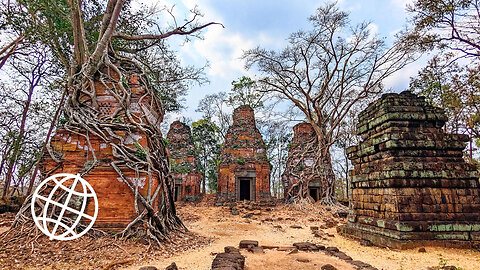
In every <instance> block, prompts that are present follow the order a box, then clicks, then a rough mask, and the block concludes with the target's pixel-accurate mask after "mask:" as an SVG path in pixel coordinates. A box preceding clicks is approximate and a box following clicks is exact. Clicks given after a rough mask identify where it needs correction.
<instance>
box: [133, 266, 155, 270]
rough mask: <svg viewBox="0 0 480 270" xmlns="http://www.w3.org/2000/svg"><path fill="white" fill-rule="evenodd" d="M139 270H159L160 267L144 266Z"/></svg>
mask: <svg viewBox="0 0 480 270" xmlns="http://www.w3.org/2000/svg"><path fill="white" fill-rule="evenodd" d="M138 270H158V268H157V267H155V266H143V267H140V268H139V269H138Z"/></svg>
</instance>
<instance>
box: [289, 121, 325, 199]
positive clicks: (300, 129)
mask: <svg viewBox="0 0 480 270" xmlns="http://www.w3.org/2000/svg"><path fill="white" fill-rule="evenodd" d="M316 136H317V135H316V134H315V130H314V129H313V127H312V125H311V124H310V123H305V122H304V123H299V124H296V125H295V126H294V127H293V138H292V141H291V142H290V149H289V150H288V158H287V163H286V166H285V167H286V168H287V169H286V170H285V171H284V173H283V175H282V182H283V187H284V192H285V194H284V197H285V199H287V200H288V199H289V194H288V192H289V187H291V186H292V185H294V184H296V183H298V180H299V179H301V178H310V179H312V180H311V181H310V183H309V186H310V187H316V188H319V189H320V190H321V188H322V184H321V179H320V178H316V177H315V176H313V174H314V171H313V165H314V164H315V161H316V156H315V152H313V151H307V150H308V149H307V143H310V144H313V145H310V146H309V147H310V150H311V149H312V148H313V149H316V148H318V142H317V141H316V140H314V138H315V137H316ZM320 194H321V191H320V192H319V194H318V195H317V199H318V198H319V197H320Z"/></svg>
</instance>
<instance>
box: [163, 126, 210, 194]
mask: <svg viewBox="0 0 480 270" xmlns="http://www.w3.org/2000/svg"><path fill="white" fill-rule="evenodd" d="M167 148H168V150H169V151H168V152H169V158H170V168H171V175H172V177H173V179H174V181H175V187H174V198H175V199H176V200H184V201H195V200H198V198H199V196H200V184H201V182H202V174H201V173H200V171H199V170H198V157H197V155H196V154H195V145H194V142H193V137H192V132H191V130H190V127H189V126H188V125H186V124H184V123H182V122H180V121H175V122H173V123H172V124H171V125H170V130H169V131H168V133H167Z"/></svg>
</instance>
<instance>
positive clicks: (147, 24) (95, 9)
mask: <svg viewBox="0 0 480 270" xmlns="http://www.w3.org/2000/svg"><path fill="white" fill-rule="evenodd" d="M5 2H6V4H5ZM2 3H4V4H5V5H7V8H8V9H9V11H13V14H14V16H8V21H7V24H8V27H6V28H8V29H12V30H11V31H13V32H15V33H18V34H19V35H24V36H25V39H24V40H27V41H30V40H36V41H37V42H40V43H42V44H44V45H45V46H47V47H48V48H49V49H50V50H51V52H52V54H53V55H54V56H55V59H56V60H57V61H58V63H59V65H60V66H62V67H63V68H64V70H65V72H64V73H65V74H66V78H65V81H66V88H67V98H66V103H65V106H64V108H63V110H62V115H63V116H64V118H65V119H64V121H63V128H64V129H66V130H69V131H71V132H75V133H76V134H81V135H83V136H84V137H85V138H87V141H88V138H89V136H92V135H93V136H97V137H99V138H100V139H101V140H102V141H104V142H105V143H107V144H109V145H112V147H113V148H114V151H113V155H114V160H112V162H111V163H110V166H112V168H113V169H115V171H116V172H117V173H118V174H119V177H120V178H122V179H123V180H124V184H126V185H127V186H128V188H129V189H130V190H131V191H132V192H133V193H134V194H135V198H136V200H135V201H138V202H139V203H141V204H142V205H143V207H144V209H145V210H144V211H143V212H139V213H138V214H139V215H138V217H137V218H135V219H134V220H133V221H132V222H131V223H130V224H129V225H128V226H127V227H126V229H125V230H124V231H123V235H130V232H131V231H129V230H130V229H131V228H134V227H133V226H134V225H136V224H139V223H140V222H143V223H144V224H145V225H146V228H147V230H146V231H145V236H149V237H150V238H153V239H155V240H158V241H161V240H164V239H165V238H167V237H168V234H169V232H170V231H172V230H175V229H177V228H179V227H180V226H182V223H181V221H180V220H179V218H178V217H177V216H176V212H175V206H174V203H173V196H172V190H171V187H170V186H171V183H170V182H171V181H170V179H169V178H168V177H167V176H168V159H167V158H166V150H165V144H164V141H163V139H162V137H161V133H160V130H159V127H158V123H157V122H156V121H158V119H161V118H162V117H163V114H164V106H163V104H162V101H161V95H160V94H159V93H158V89H156V88H155V87H152V84H153V83H157V82H156V81H155V80H153V81H152V77H149V76H148V75H147V74H145V72H144V68H145V67H146V66H148V64H149V63H146V64H145V63H143V64H140V63H139V61H141V60H142V58H140V57H138V58H137V57H136V56H137V54H138V55H141V53H142V52H144V51H145V50H150V49H152V48H165V47H162V44H163V40H165V39H166V38H169V37H171V36H183V37H185V38H186V39H188V37H191V36H198V35H199V34H200V31H201V30H202V29H204V28H206V27H208V26H210V25H213V24H215V23H213V22H211V23H200V21H199V19H200V17H201V13H200V12H199V11H198V10H197V9H194V10H192V11H191V15H192V16H191V17H190V18H188V19H186V20H184V21H183V23H182V24H177V21H178V20H177V19H176V18H173V17H172V18H171V24H168V25H169V26H168V27H167V28H165V27H163V25H164V24H162V23H161V22H158V21H155V20H154V19H152V18H155V16H153V15H156V16H157V17H158V16H159V15H158V13H155V14H152V13H151V12H149V11H148V10H147V9H140V10H135V9H133V8H132V7H131V5H130V1H125V0H109V1H108V2H107V3H106V4H103V3H100V2H98V1H96V0H92V1H82V0H67V1H63V0H53V1H45V0H40V1H39V0H19V1H18V2H16V1H4V2H2ZM165 11H167V13H166V14H167V16H170V15H171V14H173V13H172V12H171V11H170V10H165ZM164 14H165V13H164ZM168 14H170V15H168ZM146 15H149V16H150V15H151V17H146ZM145 59H148V57H144V58H143V60H145ZM131 75H135V76H138V82H136V83H138V84H139V87H140V89H143V90H144V91H145V95H144V97H142V99H144V98H145V100H148V101H144V102H143V103H140V102H138V103H139V104H140V105H139V107H140V108H139V110H140V112H142V113H141V114H137V113H136V112H133V111H132V110H130V104H132V103H135V101H134V100H132V95H133V93H134V91H137V89H136V88H135V89H134V88H133V87H131V86H130V84H129V82H128V78H130V77H131ZM97 84H100V85H102V86H103V87H105V88H106V89H108V91H109V92H110V93H111V94H112V95H113V97H114V98H115V102H117V103H119V104H120V107H119V109H117V110H116V111H115V112H114V113H113V114H110V115H108V116H106V117H105V116H102V114H101V113H100V105H99V100H98V98H97V90H98V89H96V88H97ZM114 131H122V132H124V133H125V136H126V137H131V138H133V137H134V135H135V132H137V131H141V132H142V133H144V134H147V146H146V149H145V151H142V153H141V155H138V151H139V149H138V145H135V146H129V145H127V144H125V143H124V141H123V139H119V136H118V135H117V134H115V132H114ZM89 149H91V150H89V151H90V153H89V154H91V155H92V157H93V162H92V163H91V164H89V165H88V167H87V168H85V169H82V171H81V172H79V173H81V174H82V175H84V174H87V173H88V172H89V171H90V170H92V169H94V168H95V166H97V165H98V162H97V160H96V157H95V153H94V150H93V148H92V147H89ZM52 158H53V159H54V160H58V158H57V157H55V156H52ZM120 168H129V169H131V170H134V171H136V172H137V173H140V172H141V173H145V174H146V175H148V179H149V180H147V181H149V183H151V181H152V178H153V177H155V178H156V179H158V181H159V185H158V186H157V187H156V189H155V190H150V189H149V190H148V194H147V195H146V196H144V195H142V194H139V193H138V192H136V188H135V187H134V186H135V184H132V183H130V181H129V180H128V179H127V178H126V177H125V175H124V173H123V172H122V170H121V169H120ZM149 186H151V185H149ZM154 201H158V203H159V205H160V206H161V207H160V209H161V210H160V212H157V211H155V209H154V208H153V206H152V205H153V202H154Z"/></svg>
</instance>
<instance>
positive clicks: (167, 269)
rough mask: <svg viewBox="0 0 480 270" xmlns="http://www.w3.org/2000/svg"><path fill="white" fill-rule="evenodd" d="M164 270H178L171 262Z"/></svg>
mask: <svg viewBox="0 0 480 270" xmlns="http://www.w3.org/2000/svg"><path fill="white" fill-rule="evenodd" d="M165 270H178V267H177V264H175V263H174V262H173V263H172V264H170V265H169V266H167V268H165Z"/></svg>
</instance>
